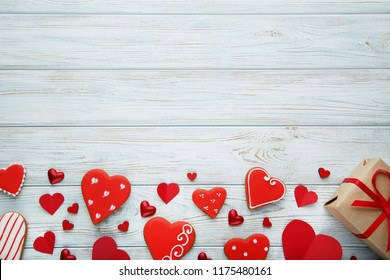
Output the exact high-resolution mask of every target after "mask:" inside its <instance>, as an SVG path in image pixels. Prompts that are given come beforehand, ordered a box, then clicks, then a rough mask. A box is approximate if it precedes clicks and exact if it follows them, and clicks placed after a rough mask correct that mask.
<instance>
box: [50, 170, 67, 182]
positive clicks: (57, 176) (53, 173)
mask: <svg viewBox="0 0 390 280" xmlns="http://www.w3.org/2000/svg"><path fill="white" fill-rule="evenodd" d="M47 176H48V177H49V181H50V184H52V185H54V184H57V183H59V182H61V181H62V180H64V178H65V174H64V172H59V171H57V170H55V169H54V168H50V169H49V171H47Z"/></svg>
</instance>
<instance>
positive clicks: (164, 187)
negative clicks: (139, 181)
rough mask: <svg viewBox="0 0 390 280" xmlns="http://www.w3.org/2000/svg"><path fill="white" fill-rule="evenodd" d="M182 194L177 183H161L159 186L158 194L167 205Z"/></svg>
mask: <svg viewBox="0 0 390 280" xmlns="http://www.w3.org/2000/svg"><path fill="white" fill-rule="evenodd" d="M179 192H180V188H179V185H178V184H176V183H170V184H167V183H161V184H159V185H158V186H157V194H158V196H159V197H160V198H161V200H162V201H164V202H165V204H168V203H169V202H170V201H171V200H172V199H174V198H175V197H176V196H177V195H178V194H179Z"/></svg>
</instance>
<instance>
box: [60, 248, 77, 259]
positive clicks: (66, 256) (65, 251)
mask: <svg viewBox="0 0 390 280" xmlns="http://www.w3.org/2000/svg"><path fill="white" fill-rule="evenodd" d="M60 260H62V261H74V260H76V256H74V255H72V254H71V253H70V251H69V250H68V249H63V250H62V251H61V255H60Z"/></svg>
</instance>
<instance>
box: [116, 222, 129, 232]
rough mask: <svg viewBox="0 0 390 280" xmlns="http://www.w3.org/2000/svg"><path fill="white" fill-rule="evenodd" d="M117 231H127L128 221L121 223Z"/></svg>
mask: <svg viewBox="0 0 390 280" xmlns="http://www.w3.org/2000/svg"><path fill="white" fill-rule="evenodd" d="M118 229H119V230H120V231H124V232H126V231H128V229H129V222H128V221H124V222H123V223H121V224H119V225H118Z"/></svg>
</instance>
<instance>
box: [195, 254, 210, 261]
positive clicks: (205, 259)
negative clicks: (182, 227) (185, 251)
mask: <svg viewBox="0 0 390 280" xmlns="http://www.w3.org/2000/svg"><path fill="white" fill-rule="evenodd" d="M198 260H199V261H208V260H212V259H210V258H209V257H207V255H206V253H205V252H200V253H199V255H198Z"/></svg>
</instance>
